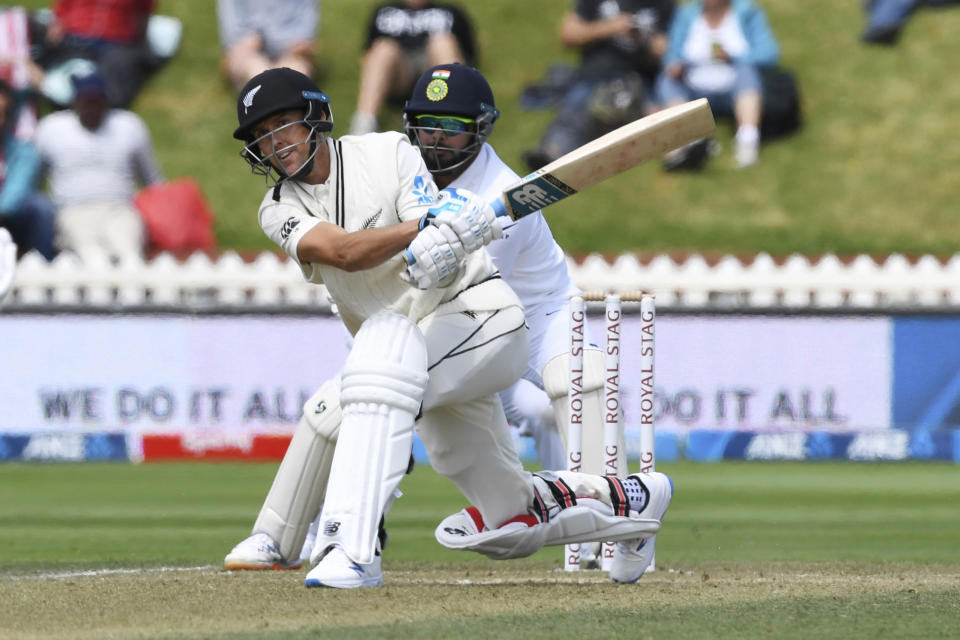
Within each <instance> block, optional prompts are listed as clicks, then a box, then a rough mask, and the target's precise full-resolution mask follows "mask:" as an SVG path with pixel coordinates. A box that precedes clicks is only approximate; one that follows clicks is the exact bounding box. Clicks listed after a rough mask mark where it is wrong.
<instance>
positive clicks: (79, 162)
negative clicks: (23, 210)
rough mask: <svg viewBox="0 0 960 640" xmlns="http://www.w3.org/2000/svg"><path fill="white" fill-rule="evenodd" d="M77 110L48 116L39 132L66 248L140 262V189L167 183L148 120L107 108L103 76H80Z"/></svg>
mask: <svg viewBox="0 0 960 640" xmlns="http://www.w3.org/2000/svg"><path fill="white" fill-rule="evenodd" d="M73 85H74V90H75V98H74V101H73V105H72V108H71V109H68V110H64V111H57V112H54V113H51V114H50V115H48V116H46V117H44V118H43V119H42V120H41V121H40V123H39V125H38V126H37V137H36V142H37V148H38V149H39V151H40V155H41V157H42V159H43V165H44V173H45V175H46V178H47V182H48V184H49V188H50V195H51V197H52V198H53V202H54V204H55V205H56V207H57V222H56V235H57V240H56V241H57V245H58V248H59V249H60V250H65V251H73V252H74V253H77V254H78V255H80V256H81V257H84V256H87V255H90V254H91V253H101V254H102V253H106V254H108V255H109V256H111V257H112V258H119V259H123V258H126V257H129V256H140V255H141V254H142V252H143V247H144V241H145V232H144V226H143V220H142V219H141V217H140V214H139V212H138V211H137V210H136V208H135V207H134V205H133V197H134V194H135V193H136V191H137V189H138V188H139V187H140V186H146V185H149V184H153V183H155V182H160V181H162V180H163V174H162V172H161V170H160V167H159V165H158V164H157V161H156V158H155V156H154V152H153V146H152V144H151V141H150V132H149V131H148V129H147V126H146V124H144V122H143V120H141V119H140V116H138V115H136V114H135V113H133V112H131V111H126V110H124V109H110V108H109V107H108V106H107V94H106V85H105V83H104V80H103V77H102V76H101V75H100V74H99V73H92V74H90V75H87V76H83V77H79V78H74V79H73Z"/></svg>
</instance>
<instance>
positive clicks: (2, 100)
mask: <svg viewBox="0 0 960 640" xmlns="http://www.w3.org/2000/svg"><path fill="white" fill-rule="evenodd" d="M16 111H17V110H16V101H15V92H14V91H13V89H12V88H11V87H10V85H9V84H8V83H7V82H6V81H5V80H0V227H3V228H6V229H7V231H9V232H10V235H11V236H13V240H14V242H16V244H17V247H18V248H19V251H20V253H21V254H23V253H26V252H27V251H29V250H30V249H34V250H36V251H37V252H39V253H40V254H41V255H43V257H44V258H46V259H47V260H51V259H53V256H54V254H55V251H54V249H53V233H54V231H53V225H54V212H53V205H52V204H51V203H50V201H49V200H48V199H47V198H46V197H45V196H44V195H43V194H41V193H39V192H38V190H37V186H38V184H39V181H40V154H39V153H38V152H37V148H36V147H35V146H34V144H33V143H32V142H30V141H29V140H26V139H21V138H18V137H17V136H15V135H14V134H13V128H14V123H15V122H16Z"/></svg>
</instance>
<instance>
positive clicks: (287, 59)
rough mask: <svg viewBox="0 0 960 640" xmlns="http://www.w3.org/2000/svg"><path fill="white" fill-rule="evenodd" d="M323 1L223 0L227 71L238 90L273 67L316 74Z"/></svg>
mask: <svg viewBox="0 0 960 640" xmlns="http://www.w3.org/2000/svg"><path fill="white" fill-rule="evenodd" d="M319 5H320V2H319V0H217V20H218V22H219V25H220V44H221V45H223V73H224V75H225V76H226V77H227V79H228V80H229V81H230V84H232V85H233V87H234V88H235V89H237V90H238V91H239V90H240V88H241V87H243V85H245V84H246V83H247V80H249V79H250V78H252V77H253V76H255V75H257V74H258V73H260V72H262V71H265V70H267V69H271V68H273V67H290V68H291V69H295V70H297V71H299V72H300V73H302V74H304V75H307V76H312V75H313V54H314V41H315V39H316V36H317V23H318V22H319V20H320V6H319Z"/></svg>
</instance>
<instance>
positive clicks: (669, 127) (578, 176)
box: [490, 98, 716, 220]
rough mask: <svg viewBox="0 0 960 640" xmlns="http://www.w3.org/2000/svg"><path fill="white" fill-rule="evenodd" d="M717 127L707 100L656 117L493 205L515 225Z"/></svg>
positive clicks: (600, 141) (549, 169)
mask: <svg viewBox="0 0 960 640" xmlns="http://www.w3.org/2000/svg"><path fill="white" fill-rule="evenodd" d="M715 128H716V124H715V123H714V120H713V112H712V111H711V110H710V105H709V104H708V103H707V100H706V98H700V99H698V100H692V101H690V102H686V103H684V104H679V105H676V106H673V107H669V108H667V109H664V110H663V111H658V112H657V113H654V114H651V115H649V116H647V117H645V118H640V119H638V120H634V121H633V122H631V123H629V124H625V125H623V126H622V127H620V128H619V129H615V130H613V131H611V132H610V133H608V134H606V135H603V136H601V137H599V138H597V139H596V140H592V141H590V142H588V143H587V144H585V145H583V146H582V147H578V148H576V149H574V150H573V151H571V152H570V153H568V154H566V155H564V156H561V157H560V158H557V159H556V160H554V161H553V162H551V163H550V164H548V165H546V166H544V167H541V168H540V169H538V170H536V171H534V172H533V173H531V174H530V175H528V176H526V177H525V178H523V179H522V180H521V181H520V182H518V183H516V184H515V185H513V186H510V187H508V188H507V189H505V190H504V191H503V193H502V194H501V195H500V197H499V198H497V199H496V200H495V201H493V202H491V203H490V205H491V206H492V207H493V210H494V211H495V212H496V214H497V215H498V216H509V217H510V218H512V219H513V220H519V219H520V218H522V217H524V216H527V215H530V214H531V213H535V212H537V211H539V210H540V209H543V208H545V207H549V206H550V205H552V204H555V203H557V202H560V201H561V200H563V199H565V198H569V197H570V196H572V195H574V194H575V193H577V192H578V191H583V190H584V189H586V188H588V187H592V186H593V185H595V184H598V183H600V182H603V181H604V180H606V179H607V178H612V177H613V176H615V175H618V174H620V173H623V172H624V171H626V170H627V169H630V168H631V167H635V166H636V165H638V164H640V163H642V162H645V161H647V160H650V159H651V158H658V157H661V156H663V155H664V154H665V153H667V152H668V151H672V150H674V149H678V148H680V147H682V146H684V145H686V144H689V143H691V142H694V141H696V140H699V139H700V138H705V137H707V136H709V135H710V134H711V133H713V130H714V129H715Z"/></svg>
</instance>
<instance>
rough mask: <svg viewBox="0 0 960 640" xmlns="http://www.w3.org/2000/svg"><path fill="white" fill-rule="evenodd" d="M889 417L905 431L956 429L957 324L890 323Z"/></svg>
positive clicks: (923, 319) (959, 386) (927, 320)
mask: <svg viewBox="0 0 960 640" xmlns="http://www.w3.org/2000/svg"><path fill="white" fill-rule="evenodd" d="M892 414H893V416H892V418H893V420H892V421H893V425H894V426H897V427H903V428H907V429H919V430H930V429H937V428H942V427H953V428H958V427H960V318H957V317H930V316H914V317H903V318H895V319H894V323H893V399H892Z"/></svg>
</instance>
